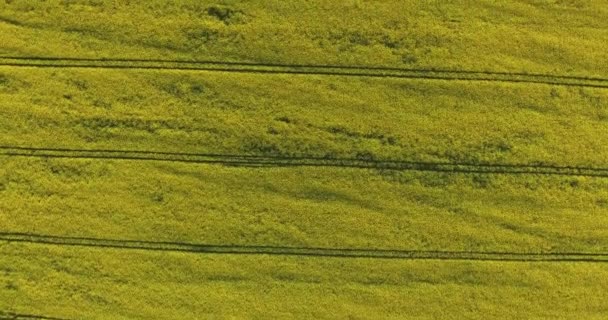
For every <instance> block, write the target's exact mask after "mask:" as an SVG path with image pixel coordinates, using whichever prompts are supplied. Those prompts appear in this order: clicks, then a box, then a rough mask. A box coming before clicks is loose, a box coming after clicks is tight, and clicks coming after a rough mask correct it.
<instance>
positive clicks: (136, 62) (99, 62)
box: [0, 56, 608, 88]
mask: <svg viewBox="0 0 608 320" xmlns="http://www.w3.org/2000/svg"><path fill="white" fill-rule="evenodd" d="M0 66H8V67H31V68H89V69H91V68H93V69H142V70H146V69H147V70H184V71H215V72H233V73H250V74H293V75H321V76H349V77H375V78H404V79H428V80H445V81H484V82H512V83H533V84H546V85H561V86H573V87H591V88H608V78H599V77H581V76H565V75H550V74H538V73H529V74H528V73H516V72H513V73H509V72H490V71H470V70H460V71H459V70H439V69H400V68H390V67H364V66H338V65H304V64H291V65H290V64H273V63H249V62H219V61H187V60H153V59H150V60H145V59H92V58H90V59H89V58H55V57H6V56H5V57H0Z"/></svg>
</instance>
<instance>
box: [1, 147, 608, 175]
mask: <svg viewBox="0 0 608 320" xmlns="http://www.w3.org/2000/svg"><path fill="white" fill-rule="evenodd" d="M0 156H6V157H30V158H64V159H101V160H131V161H161V162H182V163H195V164H217V165H225V166H232V167H335V168H357V169H377V170H396V171H431V172H447V173H483V174H535V175H562V176H586V177H603V178H606V177H608V168H597V167H577V166H556V165H539V164H491V163H486V164H483V163H449V162H414V161H397V160H370V159H356V158H322V157H285V156H270V155H269V156H255V155H228V154H204V153H200V154H197V153H178V152H155V151H134V150H91V149H89V150H85V149H65V148H57V149H53V148H30V147H11V146H0Z"/></svg>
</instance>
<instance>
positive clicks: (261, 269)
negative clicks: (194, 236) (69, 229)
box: [0, 243, 608, 320]
mask: <svg viewBox="0 0 608 320" xmlns="http://www.w3.org/2000/svg"><path fill="white" fill-rule="evenodd" d="M0 254H1V255H2V259H0V270H1V271H2V272H0V284H2V286H3V290H0V310H11V311H12V312H15V313H23V314H44V315H52V316H54V317H60V318H72V319H92V320H95V319H100V320H101V319H117V320H122V319H201V318H209V319H213V318H226V317H228V318H230V317H232V318H237V319H268V318H289V319H311V318H314V319H336V318H349V317H351V318H355V319H356V318H363V319H378V318H380V319H402V318H403V317H404V315H405V316H406V317H412V318H422V319H424V318H431V319H438V318H439V319H462V318H466V319H488V318H497V319H498V318H501V319H502V318H512V319H522V318H552V319H553V318H581V317H582V318H584V319H593V320H595V319H597V320H600V319H603V318H605V314H606V301H605V297H604V295H603V294H601V293H603V292H604V288H606V287H607V286H608V264H606V263H577V262H561V263H553V262H501V261H484V262H473V261H461V260H458V261H455V260H402V259H401V260H400V259H385V260H378V259H368V258H358V259H348V258H331V259H328V258H325V257H310V256H307V257H303V256H276V255H274V256H271V255H242V254H235V255H231V254H222V255H218V254H200V255H197V254H188V253H182V252H166V251H165V252H159V251H144V250H107V249H103V248H93V247H75V246H74V247H68V246H47V245H37V244H28V243H10V244H8V243H5V244H3V245H0ZM472 297H474V299H472ZM530 297H534V298H533V299H532V298H530ZM446 301H447V302H449V303H446Z"/></svg>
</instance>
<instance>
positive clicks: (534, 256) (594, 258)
mask: <svg viewBox="0 0 608 320" xmlns="http://www.w3.org/2000/svg"><path fill="white" fill-rule="evenodd" d="M0 241H7V242H9V243H10V242H26V243H35V244H47V245H61V246H82V247H97V248H112V249H138V250H153V251H176V252H189V253H199V254H249V255H252V254H264V255H287V256H313V257H333V258H373V259H437V260H471V261H527V262H531V261H544V262H547V261H553V262H575V261H576V262H608V254H604V253H582V252H574V253H572V252H563V253H562V252H547V253H536V252H529V253H528V252H526V253H524V252H456V251H404V250H381V249H352V248H348V249H346V248H297V247H278V246H231V245H221V246H220V245H204V244H194V243H178V242H154V241H138V240H116V239H95V238H75V237H63V236H50V235H36V234H20V233H7V232H0Z"/></svg>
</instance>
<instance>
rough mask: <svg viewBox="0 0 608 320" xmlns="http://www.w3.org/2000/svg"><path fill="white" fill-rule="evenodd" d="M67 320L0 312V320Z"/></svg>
mask: <svg viewBox="0 0 608 320" xmlns="http://www.w3.org/2000/svg"><path fill="white" fill-rule="evenodd" d="M27 319H30V320H68V319H66V318H56V317H48V316H43V315H35V314H23V313H15V312H4V311H0V320H27Z"/></svg>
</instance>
